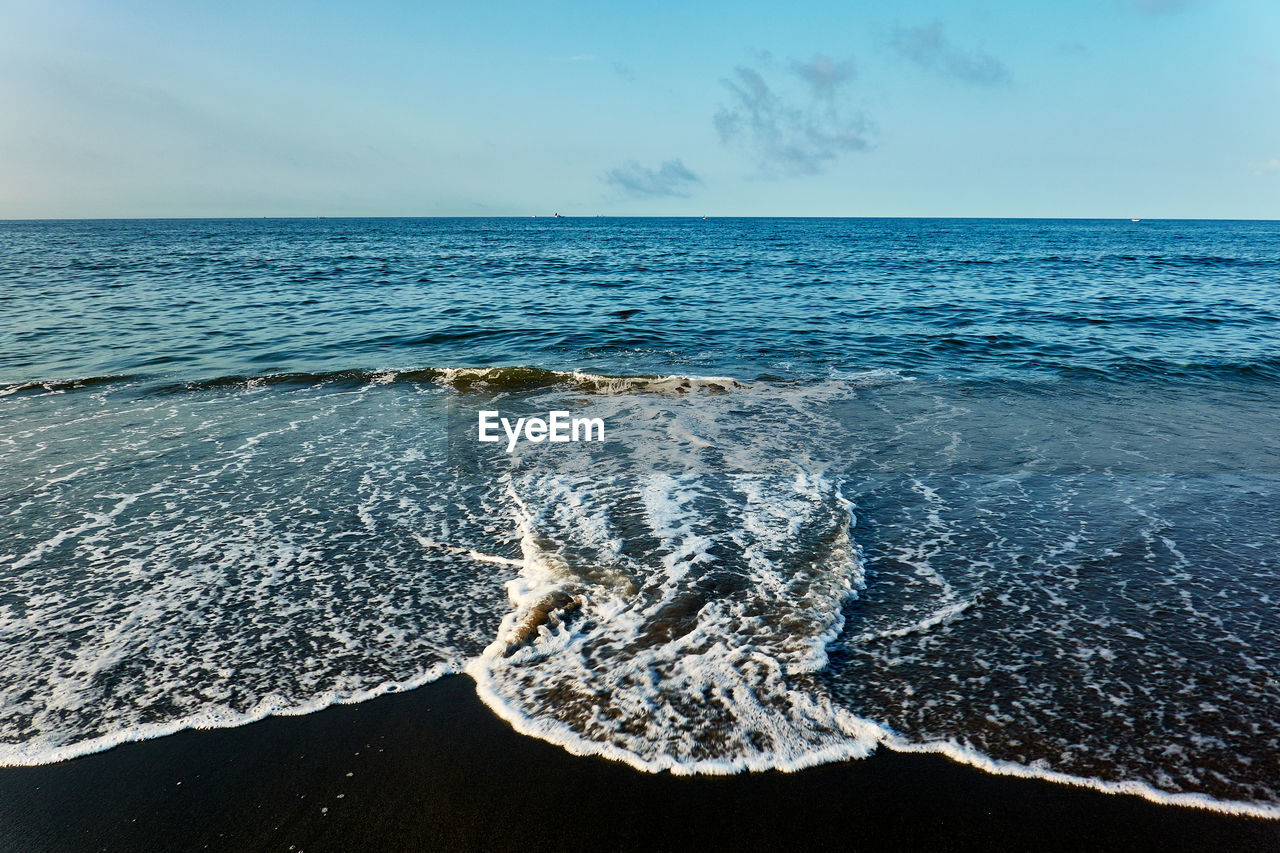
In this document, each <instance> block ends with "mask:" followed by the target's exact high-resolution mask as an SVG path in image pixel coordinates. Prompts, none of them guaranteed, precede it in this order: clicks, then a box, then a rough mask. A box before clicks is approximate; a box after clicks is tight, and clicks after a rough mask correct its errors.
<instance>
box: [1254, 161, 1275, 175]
mask: <svg viewBox="0 0 1280 853" xmlns="http://www.w3.org/2000/svg"><path fill="white" fill-rule="evenodd" d="M1251 167H1252V168H1251V170H1250V171H1252V172H1253V173H1254V174H1255V175H1277V174H1280V159H1277V158H1275V157H1272V158H1271V159H1270V160H1264V161H1263V162H1261V163H1253V164H1251Z"/></svg>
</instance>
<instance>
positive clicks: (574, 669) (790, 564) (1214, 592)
mask: <svg viewBox="0 0 1280 853" xmlns="http://www.w3.org/2000/svg"><path fill="white" fill-rule="evenodd" d="M0 282H2V283H3V287H0V318H3V319H2V321H0V382H2V383H3V386H2V387H0V394H2V396H0V534H2V535H0V543H2V544H0V632H2V633H3V634H4V635H5V636H6V637H7V638H10V639H9V640H8V641H7V642H6V643H5V644H3V646H0V763H4V764H31V763H44V762H49V761H55V760H62V759H65V758H68V757H71V756H74V755H78V754H82V753H84V752H88V751H93V750H96V749H102V748H106V747H109V746H111V745H113V744H116V743H120V742H122V741H125V740H130V739H137V738H141V737H156V736H162V735H163V734H165V733H167V732H170V731H174V730H177V729H179V728H183V727H187V726H192V725H203V726H215V725H235V724H240V723H243V722H247V721H250V720H253V719H257V718H260V717H261V716H264V715H266V714H271V713H300V712H305V711H307V710H311V709H315V708H319V707H323V706H324V705H327V704H330V703H332V702H335V701H360V700H362V699H365V698H368V697H371V696H373V695H377V694H378V693H381V692H386V691H388V690H398V689H408V688H411V687H413V686H414V685H417V684H421V683H424V682H426V681H430V680H432V679H434V678H438V677H440V676H441V675H443V674H445V673H449V672H467V673H468V674H469V675H470V676H471V677H472V678H473V679H474V680H475V682H476V686H477V689H478V690H479V691H480V695H481V697H482V698H483V699H484V700H485V701H486V702H487V703H488V704H489V705H490V707H492V708H493V709H494V710H495V712H497V713H499V714H501V715H502V716H503V717H504V718H506V719H508V720H509V721H510V722H511V723H512V725H514V726H515V727H516V728H518V729H520V730H521V731H524V732H527V733H529V734H532V735H535V736H539V737H543V738H546V739H548V740H551V741H553V742H556V743H560V744H563V745H564V746H565V747H566V748H568V749H570V750H573V751H575V752H582V753H595V754H601V755H605V756H608V757H611V758H614V759H616V760H620V761H625V762H628V763H630V764H632V765H634V766H636V767H639V768H642V769H646V770H662V769H668V770H671V771H673V772H682V773H683V772H703V773H710V772H736V771H740V770H749V769H765V768H772V767H780V768H784V769H796V768H800V767H803V766H807V765H809V764H813V763H818V762H822V761H831V760H837V759H845V758H857V757H858V756H861V755H865V754H866V753H867V752H868V751H870V750H871V749H874V748H878V747H887V748H893V749H906V750H912V749H916V750H936V751H942V752H945V753H947V754H949V755H951V756H952V757H954V758H956V759H957V760H962V761H967V762H970V763H973V764H977V765H978V766H982V767H985V768H987V769H989V770H992V771H993V772H1006V773H1022V774H1026V775H1038V776H1044V777H1047V778H1053V779H1058V780H1060V781H1064V782H1072V783H1076V784H1091V785H1094V786H1096V787H1101V788H1104V789H1107V790H1115V791H1128V792H1131V793H1137V794H1140V795H1143V796H1147V797H1149V798H1151V799H1157V800H1165V801H1171V802H1179V803H1184V804H1187V805H1199V806H1205V807H1212V808H1221V809H1227V810H1236V811H1248V812H1252V813H1258V814H1266V815H1270V816H1275V815H1277V814H1280V763H1278V762H1277V758H1276V755H1275V749H1274V744H1275V743H1276V741H1277V738H1280V728H1278V727H1280V718H1278V717H1277V714H1276V713H1275V712H1276V709H1277V708H1280V681H1278V679H1280V639H1277V638H1280V612H1278V607H1280V562H1278V561H1277V557H1276V554H1277V553H1278V546H1280V521H1277V519H1280V468H1278V466H1277V464H1276V463H1277V461H1278V460H1280V394H1277V391H1280V224H1277V223H1257V222H1158V221H1157V222H1147V221H1144V222H1141V223H1130V222H1111V221H1074V220H1073V221H1049V220H1045V221H1031V220H1016V221H1014V220H1010V221H999V220H972V221H967V220H708V221H700V220H615V219H584V220H564V219H561V220H543V219H538V220H263V221H217V220H213V221H195V220H193V221H156V222H146V221H129V222H56V223H43V222H40V223H23V222H10V223H0ZM482 410H496V411H499V412H501V413H502V414H503V415H504V416H510V417H512V419H513V420H514V418H515V417H520V416H525V417H531V416H535V415H541V416H544V417H545V416H546V414H547V413H548V412H550V411H553V410H564V411H569V412H572V413H573V415H574V416H580V417H599V418H600V419H601V420H602V421H603V422H604V424H605V425H606V435H605V440H604V441H603V442H590V443H582V444H572V443H569V444H557V445H553V444H550V443H541V444H534V443H529V442H524V443H521V444H520V445H519V446H518V447H516V448H515V450H514V452H513V453H510V454H508V453H507V452H506V447H505V443H503V444H500V445H495V444H488V443H482V442H479V441H478V440H477V428H476V424H477V417H478V413H479V412H480V411H482Z"/></svg>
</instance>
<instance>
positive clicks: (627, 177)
mask: <svg viewBox="0 0 1280 853" xmlns="http://www.w3.org/2000/svg"><path fill="white" fill-rule="evenodd" d="M603 180H604V182H605V183H606V184H609V185H610V186H612V187H616V188H618V189H620V190H622V191H623V192H624V193H626V194H627V195H630V196H634V197H635V198H664V197H668V196H678V197H682V198H687V197H688V196H689V195H690V194H691V191H692V189H693V187H694V186H695V185H696V184H700V183H702V179H701V178H699V177H698V176H697V175H695V174H694V173H693V172H692V171H690V170H689V168H688V167H687V166H685V164H684V163H683V162H682V161H681V160H679V159H675V160H668V161H666V162H665V163H663V164H662V165H661V166H659V167H658V168H657V169H649V168H647V167H645V166H641V165H640V164H639V163H637V162H636V161H635V160H632V161H631V162H629V163H627V164H626V165H624V166H619V167H618V168H616V169H610V170H609V171H608V172H606V173H605V174H604V178H603Z"/></svg>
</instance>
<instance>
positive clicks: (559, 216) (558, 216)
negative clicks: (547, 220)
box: [551, 213, 564, 219]
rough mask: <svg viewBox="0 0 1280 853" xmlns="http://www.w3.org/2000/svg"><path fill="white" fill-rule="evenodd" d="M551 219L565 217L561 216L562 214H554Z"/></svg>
mask: <svg viewBox="0 0 1280 853" xmlns="http://www.w3.org/2000/svg"><path fill="white" fill-rule="evenodd" d="M551 218H552V219H563V218H564V217H563V216H561V215H560V214H558V213H553V214H551Z"/></svg>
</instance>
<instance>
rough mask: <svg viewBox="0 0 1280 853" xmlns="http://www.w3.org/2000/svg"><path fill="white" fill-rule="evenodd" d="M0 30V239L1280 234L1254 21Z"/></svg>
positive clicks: (519, 8)
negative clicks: (107, 227)
mask: <svg viewBox="0 0 1280 853" xmlns="http://www.w3.org/2000/svg"><path fill="white" fill-rule="evenodd" d="M0 20H4V22H5V23H4V26H3V27H2V28H0V218H26V217H37V218H38V217H81V216H83V217H112V216H264V215H273V216H313V215H328V216H339V215H356V216H364V215H375V216H376V215H387V216H401V215H405V216H436V215H463V216H469V215H518V216H527V215H532V214H541V215H546V214H549V213H551V212H553V211H558V212H560V213H562V214H566V215H593V214H607V215H704V214H705V215H710V216H731V215H778V216H1100V217H1130V216H1139V217H1144V218H1157V217H1227V218H1233V217H1238V218H1267V219H1277V218H1280V3H1278V2H1276V0H1075V2H1048V0H1046V2H1034V3H1028V2H925V0H920V1H919V2H899V3H894V4H888V3H858V2H842V3H822V4H818V3H803V2H792V3H785V4H784V3H777V2H767V3H766V2H752V1H751V0H738V2H733V3H729V2H701V3H691V2H688V0H686V2H680V3H676V2H666V0H659V1H658V2H650V3H647V4H622V3H616V4H610V3H601V2H599V0H595V2H589V3H588V2H543V3H539V2H529V0H525V2H518V3H517V2H469V3H456V2H453V3H435V2H429V3H408V2H366V3H362V4H354V3H353V4H341V5H340V4H335V3H325V2H319V0H317V2H311V3H295V2H291V0H285V2H276V3H270V4H264V3H260V2H253V3H248V2H240V0H227V2H221V3H217V4H212V3H209V4H194V3H193V4H187V3H172V2H164V3H161V2H134V1H133V0H120V2H112V3H105V2H68V1H67V0H0Z"/></svg>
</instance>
